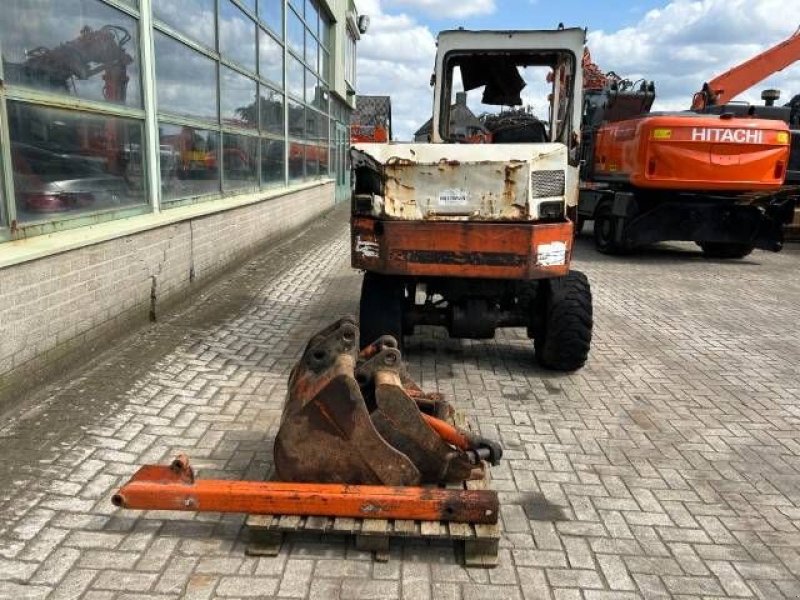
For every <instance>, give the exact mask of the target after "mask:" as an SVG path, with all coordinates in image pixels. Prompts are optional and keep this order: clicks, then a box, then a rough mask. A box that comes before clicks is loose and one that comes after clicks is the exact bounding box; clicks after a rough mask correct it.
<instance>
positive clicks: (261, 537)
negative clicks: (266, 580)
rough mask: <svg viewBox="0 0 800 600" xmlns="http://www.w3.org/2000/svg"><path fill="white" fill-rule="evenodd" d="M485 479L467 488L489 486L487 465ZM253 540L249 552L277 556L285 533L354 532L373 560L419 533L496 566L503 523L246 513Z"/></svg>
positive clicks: (475, 563)
mask: <svg viewBox="0 0 800 600" xmlns="http://www.w3.org/2000/svg"><path fill="white" fill-rule="evenodd" d="M451 422H453V423H454V424H456V425H458V426H459V427H461V428H464V429H471V427H470V425H469V423H468V422H467V420H466V418H465V417H464V415H463V414H461V413H458V412H457V413H456V414H455V415H453V416H452V417H451ZM483 471H484V479H481V480H476V481H465V482H464V483H463V484H461V485H462V486H463V488H464V489H467V490H482V489H489V488H490V481H491V477H490V472H489V467H488V465H486V464H484V465H483ZM246 523H247V526H248V527H249V528H250V544H249V545H248V547H247V554H250V555H253V556H277V555H278V553H279V552H280V550H281V545H282V544H283V539H284V535H285V534H292V533H311V534H317V535H320V534H321V535H348V536H349V535H354V536H355V541H356V548H358V549H359V550H364V551H371V552H372V553H373V556H374V557H375V560H376V561H378V562H387V561H388V560H389V542H390V541H391V540H392V539H398V538H399V539H403V538H406V539H407V538H416V539H425V540H450V541H452V542H453V543H454V544H459V545H461V547H462V548H463V551H464V566H466V567H487V568H491V567H496V566H497V553H498V547H499V544H500V526H499V524H495V525H481V524H476V523H448V522H443V521H404V520H386V519H343V518H333V517H314V516H307V517H298V516H294V515H248V517H247V521H246Z"/></svg>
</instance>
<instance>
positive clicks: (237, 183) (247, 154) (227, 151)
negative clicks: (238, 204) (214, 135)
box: [222, 133, 259, 190]
mask: <svg viewBox="0 0 800 600" xmlns="http://www.w3.org/2000/svg"><path fill="white" fill-rule="evenodd" d="M222 142H223V144H222V165H223V170H224V172H223V178H222V182H223V184H222V187H223V188H224V189H226V190H230V189H235V188H241V187H250V186H254V185H257V184H258V170H257V169H258V143H259V139H258V138H256V137H250V136H246V135H232V134H229V133H223V134H222Z"/></svg>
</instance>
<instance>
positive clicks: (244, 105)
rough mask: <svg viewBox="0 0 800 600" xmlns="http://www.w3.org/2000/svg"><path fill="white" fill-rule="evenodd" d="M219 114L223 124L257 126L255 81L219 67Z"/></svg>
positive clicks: (226, 68)
mask: <svg viewBox="0 0 800 600" xmlns="http://www.w3.org/2000/svg"><path fill="white" fill-rule="evenodd" d="M220 77H221V80H220V114H221V116H222V124H223V125H234V126H236V127H252V128H253V129H255V128H256V127H258V106H257V105H256V97H257V94H256V90H257V87H258V86H257V85H256V82H255V81H253V80H252V79H250V78H249V77H245V76H244V75H242V74H241V73H238V72H236V71H234V70H233V69H229V68H228V67H222V66H221V67H220Z"/></svg>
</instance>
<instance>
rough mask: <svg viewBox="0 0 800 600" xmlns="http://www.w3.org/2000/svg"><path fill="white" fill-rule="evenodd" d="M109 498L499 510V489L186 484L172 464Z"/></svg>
mask: <svg viewBox="0 0 800 600" xmlns="http://www.w3.org/2000/svg"><path fill="white" fill-rule="evenodd" d="M112 502H113V503H114V504H115V505H116V506H120V507H122V508H127V509H134V510H180V511H193V512H224V513H245V514H260V515H309V516H310V515H314V516H323V517H350V518H363V519H409V520H419V521H452V522H463V523H485V524H492V523H496V522H497V515H498V510H499V503H498V498H497V494H496V493H495V492H493V491H491V490H460V489H456V490H451V489H441V488H422V487H389V486H360V485H345V484H316V483H280V482H271V481H270V482H255V481H226V480H210V479H209V480H196V481H194V482H193V483H188V482H187V481H186V475H185V474H182V473H180V472H178V470H177V469H176V468H175V466H174V465H173V466H172V467H167V466H159V465H146V466H144V467H142V468H141V469H140V470H139V471H138V472H137V473H136V474H135V475H134V476H133V478H132V479H131V480H130V481H129V482H128V483H126V484H125V485H124V486H123V487H122V488H121V489H120V490H119V492H117V493H116V494H115V495H114V497H113V499H112Z"/></svg>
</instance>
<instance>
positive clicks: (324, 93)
mask: <svg viewBox="0 0 800 600" xmlns="http://www.w3.org/2000/svg"><path fill="white" fill-rule="evenodd" d="M329 97H330V94H328V90H327V89H326V88H325V86H323V85H320V86H319V87H317V90H316V94H314V102H313V103H312V104H313V105H314V106H315V107H316V108H318V109H320V110H321V111H322V112H324V113H327V112H328V99H329Z"/></svg>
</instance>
